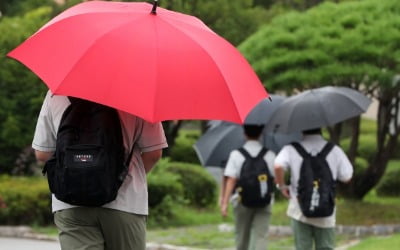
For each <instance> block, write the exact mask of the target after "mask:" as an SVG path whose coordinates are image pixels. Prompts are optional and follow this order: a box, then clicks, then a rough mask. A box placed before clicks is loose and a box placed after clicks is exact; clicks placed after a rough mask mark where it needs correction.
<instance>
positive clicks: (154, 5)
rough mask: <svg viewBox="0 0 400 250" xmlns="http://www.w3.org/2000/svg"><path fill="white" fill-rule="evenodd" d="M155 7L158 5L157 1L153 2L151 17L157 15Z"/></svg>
mask: <svg viewBox="0 0 400 250" xmlns="http://www.w3.org/2000/svg"><path fill="white" fill-rule="evenodd" d="M157 5H158V0H154V2H153V8H152V9H151V14H153V15H156V14H157V12H156V10H157Z"/></svg>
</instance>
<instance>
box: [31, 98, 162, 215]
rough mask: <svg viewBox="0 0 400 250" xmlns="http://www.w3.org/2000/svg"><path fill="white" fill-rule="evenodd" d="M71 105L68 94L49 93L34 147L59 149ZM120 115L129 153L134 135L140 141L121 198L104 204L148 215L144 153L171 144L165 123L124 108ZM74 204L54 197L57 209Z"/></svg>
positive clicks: (120, 192)
mask: <svg viewBox="0 0 400 250" xmlns="http://www.w3.org/2000/svg"><path fill="white" fill-rule="evenodd" d="M69 104H70V102H69V100H68V98H67V97H65V96H58V95H52V94H51V92H50V91H48V92H47V95H46V97H45V99H44V101H43V105H42V109H41V111H40V114H39V118H38V122H37V124H36V130H35V134H34V138H33V142H32V148H34V149H36V150H39V151H44V152H54V151H55V149H56V138H57V130H58V126H59V124H60V121H61V117H62V114H63V113H64V110H65V109H66V108H67V107H68V106H69ZM119 116H120V119H121V125H122V134H123V137H124V146H125V149H126V151H127V152H129V150H130V149H131V147H132V145H133V138H134V136H135V138H137V141H136V145H135V149H134V152H133V155H132V159H131V162H130V165H129V173H128V175H127V177H126V179H125V181H124V182H123V184H122V186H121V187H120V189H119V191H118V195H117V198H116V199H115V200H114V201H112V202H110V203H107V204H105V205H104V206H103V207H107V208H112V209H116V210H121V211H124V212H128V213H135V214H143V215H147V214H148V194H147V181H146V172H145V169H144V166H143V162H142V158H141V156H140V155H141V152H151V151H155V150H159V149H162V148H166V147H167V146H168V145H167V142H166V138H165V135H164V130H163V127H162V124H161V123H154V124H152V123H149V122H146V121H144V120H142V119H140V118H138V117H135V116H133V115H130V114H128V113H125V112H122V111H119ZM71 207H74V206H72V205H70V204H67V203H64V202H62V201H60V200H58V199H57V198H56V197H55V196H54V195H53V196H52V210H53V212H55V211H58V210H63V209H67V208H71Z"/></svg>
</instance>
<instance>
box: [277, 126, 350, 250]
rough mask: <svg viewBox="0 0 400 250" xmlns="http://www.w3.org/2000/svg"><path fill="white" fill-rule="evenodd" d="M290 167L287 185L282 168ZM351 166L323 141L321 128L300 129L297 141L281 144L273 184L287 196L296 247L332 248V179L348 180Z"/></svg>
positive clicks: (336, 150) (333, 239)
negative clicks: (300, 132) (301, 134)
mask: <svg viewBox="0 0 400 250" xmlns="http://www.w3.org/2000/svg"><path fill="white" fill-rule="evenodd" d="M285 171H290V186H286V185H285V181H284V172H285ZM352 175H353V167H352V165H351V163H350V161H349V159H348V158H347V156H346V154H345V153H344V152H343V150H342V149H341V148H340V147H339V146H336V145H333V144H331V143H329V142H327V141H326V140H325V139H324V138H323V137H322V135H321V129H320V128H318V129H311V130H307V131H303V139H302V140H301V142H300V143H298V144H297V145H296V144H289V145H286V146H284V147H283V148H282V149H281V151H280V152H279V153H278V155H277V157H276V158H275V176H276V179H275V180H276V183H277V188H278V189H279V190H280V191H281V193H282V195H283V196H285V197H286V198H288V199H289V206H288V209H287V215H288V216H289V217H290V218H291V224H292V229H293V233H294V238H295V247H296V249H297V250H310V249H313V245H315V249H334V247H335V224H336V207H335V204H334V199H335V182H336V181H341V182H349V181H350V179H351V177H352Z"/></svg>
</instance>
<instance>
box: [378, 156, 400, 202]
mask: <svg viewBox="0 0 400 250" xmlns="http://www.w3.org/2000/svg"><path fill="white" fill-rule="evenodd" d="M398 164H399V163H398ZM399 165H400V164H399ZM376 193H377V194H378V195H379V196H395V197H399V196H400V166H397V168H396V169H394V170H390V171H387V172H386V174H385V175H384V176H383V178H382V179H381V180H380V182H379V184H378V186H377V188H376Z"/></svg>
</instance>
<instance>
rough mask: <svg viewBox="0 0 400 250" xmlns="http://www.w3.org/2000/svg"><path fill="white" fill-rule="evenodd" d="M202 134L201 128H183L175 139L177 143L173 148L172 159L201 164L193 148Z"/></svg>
mask: <svg viewBox="0 0 400 250" xmlns="http://www.w3.org/2000/svg"><path fill="white" fill-rule="evenodd" d="M199 136H200V131H199V130H181V131H179V136H178V137H177V138H176V139H175V145H174V147H173V148H171V160H173V161H179V162H189V163H193V164H199V163H200V161H199V158H198V157H197V155H196V151H195V150H194V148H193V144H194V143H195V142H196V141H197V140H198V138H199Z"/></svg>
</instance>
